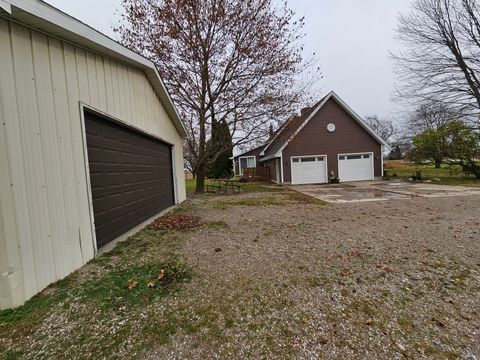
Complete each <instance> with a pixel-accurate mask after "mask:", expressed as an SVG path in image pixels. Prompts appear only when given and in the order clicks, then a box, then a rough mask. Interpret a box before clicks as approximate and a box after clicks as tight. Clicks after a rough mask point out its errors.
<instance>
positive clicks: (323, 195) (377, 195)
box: [292, 181, 480, 203]
mask: <svg viewBox="0 0 480 360" xmlns="http://www.w3.org/2000/svg"><path fill="white" fill-rule="evenodd" d="M292 188H293V189H294V190H296V191H299V192H301V193H304V194H306V195H309V196H312V197H315V198H317V199H320V200H323V201H327V202H330V203H351V202H365V201H388V200H400V199H410V198H415V197H420V198H422V197H423V198H426V197H427V198H435V197H448V196H471V195H479V196H480V189H478V188H472V187H466V186H451V185H436V184H427V183H410V182H405V181H362V182H355V183H344V184H338V185H337V184H335V185H326V184H323V185H296V186H292Z"/></svg>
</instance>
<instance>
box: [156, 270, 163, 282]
mask: <svg viewBox="0 0 480 360" xmlns="http://www.w3.org/2000/svg"><path fill="white" fill-rule="evenodd" d="M164 276H165V270H163V269H162V270H160V272H159V273H158V276H157V279H158V280H162V279H163V277H164Z"/></svg>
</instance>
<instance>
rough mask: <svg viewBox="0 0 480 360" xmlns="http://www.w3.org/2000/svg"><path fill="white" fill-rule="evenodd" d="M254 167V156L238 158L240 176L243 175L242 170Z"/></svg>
mask: <svg viewBox="0 0 480 360" xmlns="http://www.w3.org/2000/svg"><path fill="white" fill-rule="evenodd" d="M255 166H256V160H255V156H242V157H240V175H243V169H247V168H254V167H255Z"/></svg>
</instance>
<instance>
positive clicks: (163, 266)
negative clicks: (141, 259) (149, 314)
mask: <svg viewBox="0 0 480 360" xmlns="http://www.w3.org/2000/svg"><path fill="white" fill-rule="evenodd" d="M190 280H191V273H190V270H189V269H188V268H187V267H186V266H185V265H184V264H182V263H180V262H179V261H178V260H177V259H172V260H171V261H169V262H166V263H148V264H143V265H140V266H134V267H128V268H126V269H120V270H116V271H109V272H107V273H106V274H105V275H104V276H100V277H98V278H93V279H91V280H89V281H87V282H85V283H84V284H83V285H82V286H81V287H80V288H78V290H79V292H80V294H78V298H79V299H80V302H91V301H94V302H96V303H97V304H98V305H99V306H101V307H104V308H110V307H111V306H112V305H114V306H115V304H123V305H128V306H132V305H137V304H142V305H145V304H148V303H150V302H152V301H154V300H156V299H157V298H159V297H162V296H165V295H166V294H168V293H169V292H170V291H171V290H173V289H174V288H175V286H176V285H177V284H179V283H185V282H188V281H190Z"/></svg>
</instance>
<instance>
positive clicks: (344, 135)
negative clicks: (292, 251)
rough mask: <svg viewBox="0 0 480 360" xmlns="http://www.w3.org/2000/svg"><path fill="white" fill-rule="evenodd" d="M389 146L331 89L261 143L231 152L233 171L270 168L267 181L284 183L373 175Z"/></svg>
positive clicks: (379, 172)
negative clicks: (233, 157) (242, 151)
mask: <svg viewBox="0 0 480 360" xmlns="http://www.w3.org/2000/svg"><path fill="white" fill-rule="evenodd" d="M384 147H388V145H387V144H386V143H385V141H384V140H382V139H381V138H380V137H379V136H378V135H377V134H375V132H374V131H373V130H372V129H371V128H370V127H369V126H368V125H367V124H366V123H365V122H364V121H363V120H362V118H361V117H360V116H358V115H357V114H356V113H355V112H354V111H353V110H352V109H351V108H350V107H349V106H348V105H347V104H346V103H345V102H344V101H343V100H342V99H341V98H340V97H339V96H338V95H337V94H336V93H335V92H330V93H329V94H328V95H326V96H325V97H324V98H322V99H321V100H320V101H319V102H317V103H316V104H315V105H314V106H312V107H310V108H305V109H302V111H301V113H300V114H299V115H297V116H294V117H292V118H291V119H290V120H288V121H287V122H286V123H285V124H284V125H283V126H282V127H281V128H280V129H279V130H278V131H277V132H276V133H275V134H274V135H273V136H271V138H270V139H269V140H268V141H267V142H266V143H265V144H264V145H262V146H260V147H257V148H255V149H252V150H250V151H247V152H245V153H242V154H239V155H237V156H235V159H234V165H235V174H236V175H242V173H243V169H245V168H248V167H258V166H264V167H269V168H270V176H271V179H272V181H274V182H276V183H285V184H317V183H326V182H328V179H329V176H330V174H333V175H334V176H335V177H338V178H339V179H340V181H342V182H347V181H360V180H373V179H374V178H375V177H380V176H382V175H383V156H382V154H383V150H384Z"/></svg>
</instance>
